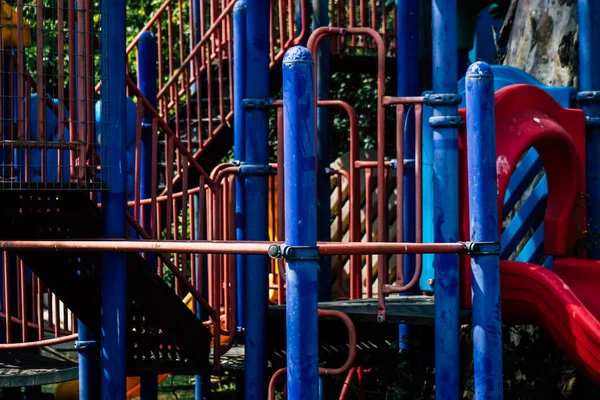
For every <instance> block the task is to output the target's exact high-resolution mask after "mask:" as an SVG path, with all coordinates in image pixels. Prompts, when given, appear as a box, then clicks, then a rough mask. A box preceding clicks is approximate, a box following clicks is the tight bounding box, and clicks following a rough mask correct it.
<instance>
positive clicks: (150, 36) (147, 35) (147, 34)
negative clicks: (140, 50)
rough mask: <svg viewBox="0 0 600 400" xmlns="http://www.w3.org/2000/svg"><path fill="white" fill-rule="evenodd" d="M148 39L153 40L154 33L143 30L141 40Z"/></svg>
mask: <svg viewBox="0 0 600 400" xmlns="http://www.w3.org/2000/svg"><path fill="white" fill-rule="evenodd" d="M146 40H152V41H154V34H153V33H152V32H150V31H144V32H142V34H141V35H140V42H143V41H146Z"/></svg>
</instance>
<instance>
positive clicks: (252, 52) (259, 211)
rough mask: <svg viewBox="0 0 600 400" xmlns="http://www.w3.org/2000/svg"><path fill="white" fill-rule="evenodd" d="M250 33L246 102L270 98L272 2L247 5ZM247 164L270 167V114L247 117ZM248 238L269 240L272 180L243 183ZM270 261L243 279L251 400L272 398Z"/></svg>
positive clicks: (258, 260)
mask: <svg viewBox="0 0 600 400" xmlns="http://www.w3.org/2000/svg"><path fill="white" fill-rule="evenodd" d="M246 7H247V8H246V31H245V33H246V34H245V35H244V51H245V54H244V82H243V83H244V85H245V88H244V97H245V98H251V99H265V98H267V97H269V95H270V91H269V82H270V80H269V62H270V57H269V24H268V23H265V21H268V20H269V13H270V8H269V0H247V1H246ZM244 114H245V118H244V136H245V148H244V151H245V157H244V160H245V162H246V163H248V164H251V165H266V164H268V162H269V113H268V110H266V109H248V110H245V112H244ZM244 186H245V192H244V199H245V203H244V214H245V215H244V216H245V220H244V228H245V229H244V234H245V237H244V238H245V239H246V240H266V239H267V237H268V186H269V184H268V178H267V177H266V176H248V177H246V178H245V181H244ZM267 265H268V260H267V259H266V258H265V257H264V256H250V257H247V258H246V264H245V270H246V275H245V276H251V277H252V279H244V280H243V285H244V292H243V294H244V296H245V298H244V319H245V327H244V328H245V344H246V359H245V360H246V364H245V381H244V383H245V392H246V393H245V395H246V399H260V400H263V399H265V398H266V397H267V387H266V383H267V379H266V368H267V359H266V356H267V355H266V344H267V334H266V329H267V320H266V310H267V306H268V294H269V290H268V287H269V272H268V268H267Z"/></svg>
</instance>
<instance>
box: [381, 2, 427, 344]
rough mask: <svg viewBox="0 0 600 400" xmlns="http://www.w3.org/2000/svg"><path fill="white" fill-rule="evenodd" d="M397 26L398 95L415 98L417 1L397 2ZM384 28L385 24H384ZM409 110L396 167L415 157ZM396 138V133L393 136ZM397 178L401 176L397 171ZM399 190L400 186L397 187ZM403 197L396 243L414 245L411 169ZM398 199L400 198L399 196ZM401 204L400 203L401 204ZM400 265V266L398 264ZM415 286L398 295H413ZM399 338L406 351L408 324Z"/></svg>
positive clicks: (410, 270)
mask: <svg viewBox="0 0 600 400" xmlns="http://www.w3.org/2000/svg"><path fill="white" fill-rule="evenodd" d="M396 8H397V18H398V24H397V26H396V37H397V38H398V41H397V49H396V59H397V60H398V63H397V64H398V65H397V95H398V97H404V96H418V95H419V93H420V73H419V2H417V1H399V2H397V5H396ZM383 23H384V25H385V23H386V22H385V21H384V22H383ZM410 111H411V108H409V109H408V111H407V113H406V118H405V121H402V128H403V132H404V144H403V146H404V157H402V159H400V157H398V161H397V162H398V166H400V165H402V164H403V161H404V160H403V159H407V158H409V159H414V158H415V118H414V116H415V113H414V109H413V112H410ZM397 122H398V123H400V121H397ZM396 134H397V135H398V134H399V132H397V133H396ZM398 174H399V175H400V173H399V172H398ZM396 190H398V191H400V187H398V188H396ZM403 191H404V196H403V198H402V199H400V198H398V199H397V201H398V204H402V205H403V210H398V212H397V216H396V218H398V219H399V218H400V213H402V217H403V221H404V223H403V226H402V227H398V228H399V229H402V230H403V237H402V240H400V239H399V238H397V240H398V241H406V242H415V239H416V236H415V228H416V216H415V212H414V211H415V207H416V205H415V171H414V169H411V168H406V169H404V187H403ZM398 197H400V196H398ZM401 201H402V202H401ZM403 258H404V260H403V261H404V265H403V267H404V268H403V271H402V272H403V276H404V280H403V282H402V284H404V283H405V282H406V281H407V280H409V281H410V280H411V278H412V276H413V275H414V274H415V263H416V258H415V256H414V255H405V256H404V257H403ZM397 264H398V265H400V263H397ZM417 290H418V287H415V288H414V289H413V290H411V291H408V292H406V293H405V294H400V295H410V294H415V293H416V292H417ZM398 329H399V332H398V336H399V338H400V349H403V350H405V349H407V347H408V346H407V340H411V339H412V338H411V337H410V332H409V327H408V325H403V324H401V325H400V326H399V327H398Z"/></svg>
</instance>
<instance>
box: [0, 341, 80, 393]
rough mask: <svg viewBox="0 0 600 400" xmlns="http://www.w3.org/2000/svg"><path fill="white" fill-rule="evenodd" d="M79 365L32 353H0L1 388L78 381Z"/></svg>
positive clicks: (20, 351)
mask: <svg viewBox="0 0 600 400" xmlns="http://www.w3.org/2000/svg"><path fill="white" fill-rule="evenodd" d="M77 376H78V368H77V363H75V362H70V361H63V360H59V359H57V358H52V357H47V356H45V355H40V354H37V353H34V352H31V351H22V350H19V351H2V352H0V387H22V386H34V385H47V384H51V383H58V382H64V381H70V380H73V379H77Z"/></svg>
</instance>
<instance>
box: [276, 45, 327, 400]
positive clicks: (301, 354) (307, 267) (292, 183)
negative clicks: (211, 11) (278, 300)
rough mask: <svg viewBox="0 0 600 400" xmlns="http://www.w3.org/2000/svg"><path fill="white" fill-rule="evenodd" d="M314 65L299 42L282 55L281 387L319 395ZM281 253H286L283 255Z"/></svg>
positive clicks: (295, 395)
mask: <svg viewBox="0 0 600 400" xmlns="http://www.w3.org/2000/svg"><path fill="white" fill-rule="evenodd" d="M313 75H314V64H313V58H312V55H311V54H310V52H309V51H308V50H307V49H306V48H305V47H301V46H296V47H293V48H291V49H290V50H288V51H287V53H286V54H285V56H284V59H283V115H284V122H283V124H284V125H283V127H284V148H285V155H286V156H285V162H284V171H285V203H286V210H285V237H286V246H289V247H287V249H286V250H287V251H284V256H286V273H285V276H286V284H287V290H286V333H287V389H288V398H289V399H290V400H297V399H314V400H316V399H317V398H318V396H319V364H318V362H319V360H318V350H319V349H318V321H317V304H318V302H317V300H318V297H317V296H318V286H319V284H318V274H317V268H318V258H319V252H318V249H317V247H316V245H317V207H316V197H317V193H316V183H317V182H316V173H315V167H316V166H315V131H314V127H315V100H314V81H313ZM286 253H287V254H286Z"/></svg>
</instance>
